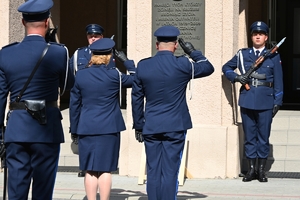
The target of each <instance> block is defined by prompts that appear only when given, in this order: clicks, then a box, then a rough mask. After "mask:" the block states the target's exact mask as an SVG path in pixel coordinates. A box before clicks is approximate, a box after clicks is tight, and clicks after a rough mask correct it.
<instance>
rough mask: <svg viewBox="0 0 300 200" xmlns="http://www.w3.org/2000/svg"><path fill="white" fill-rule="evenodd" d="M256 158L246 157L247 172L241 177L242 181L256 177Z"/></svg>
mask: <svg viewBox="0 0 300 200" xmlns="http://www.w3.org/2000/svg"><path fill="white" fill-rule="evenodd" d="M255 163H256V159H248V172H247V174H246V175H245V176H244V178H243V182H249V181H252V180H254V179H257V173H256V171H255Z"/></svg>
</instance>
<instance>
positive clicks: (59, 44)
mask: <svg viewBox="0 0 300 200" xmlns="http://www.w3.org/2000/svg"><path fill="white" fill-rule="evenodd" d="M49 43H50V44H56V45H58V46H65V44H61V43H57V42H49Z"/></svg>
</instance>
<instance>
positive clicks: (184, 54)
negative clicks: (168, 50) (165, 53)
mask: <svg viewBox="0 0 300 200" xmlns="http://www.w3.org/2000/svg"><path fill="white" fill-rule="evenodd" d="M175 57H176V58H180V57H186V56H185V54H183V55H180V56H175Z"/></svg>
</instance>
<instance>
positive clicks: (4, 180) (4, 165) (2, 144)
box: [0, 126, 7, 200]
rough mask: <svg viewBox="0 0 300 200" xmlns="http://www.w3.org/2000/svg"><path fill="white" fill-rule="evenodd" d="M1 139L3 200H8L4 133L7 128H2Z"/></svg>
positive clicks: (0, 156) (0, 155)
mask: <svg viewBox="0 0 300 200" xmlns="http://www.w3.org/2000/svg"><path fill="white" fill-rule="evenodd" d="M1 129H2V130H1V131H2V133H1V139H0V158H1V169H4V171H3V174H4V177H3V200H5V199H6V183H7V167H6V149H5V144H4V132H5V126H3V127H2V128H1Z"/></svg>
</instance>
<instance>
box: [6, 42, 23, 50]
mask: <svg viewBox="0 0 300 200" xmlns="http://www.w3.org/2000/svg"><path fill="white" fill-rule="evenodd" d="M16 44H19V42H14V43H11V44H8V45H5V46H3V47H2V49H4V48H6V47H10V46H13V45H16Z"/></svg>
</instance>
